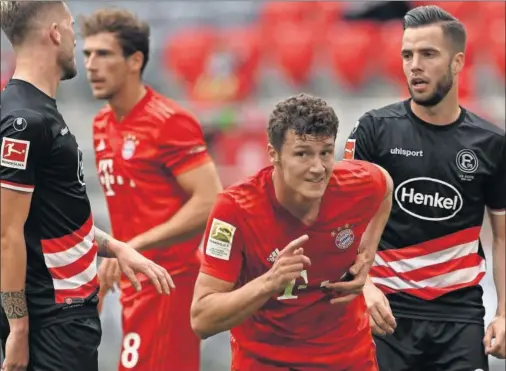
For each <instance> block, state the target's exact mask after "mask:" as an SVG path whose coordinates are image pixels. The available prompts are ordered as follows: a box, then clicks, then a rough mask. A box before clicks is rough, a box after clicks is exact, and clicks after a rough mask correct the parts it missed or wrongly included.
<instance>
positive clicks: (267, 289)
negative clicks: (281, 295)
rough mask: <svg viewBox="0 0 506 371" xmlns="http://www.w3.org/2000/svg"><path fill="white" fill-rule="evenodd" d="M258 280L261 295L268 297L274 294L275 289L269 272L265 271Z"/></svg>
mask: <svg viewBox="0 0 506 371" xmlns="http://www.w3.org/2000/svg"><path fill="white" fill-rule="evenodd" d="M258 280H259V281H260V292H261V294H262V295H265V296H268V297H270V296H272V295H274V294H276V292H277V289H276V287H275V285H274V282H273V280H272V274H271V271H267V272H266V273H264V274H263V275H261V276H260V277H258Z"/></svg>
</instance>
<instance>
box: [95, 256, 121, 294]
mask: <svg viewBox="0 0 506 371" xmlns="http://www.w3.org/2000/svg"><path fill="white" fill-rule="evenodd" d="M120 278H121V269H120V267H119V264H118V259H110V258H105V259H104V260H103V261H102V264H100V267H99V268H98V280H99V281H100V290H101V291H102V290H105V292H107V291H109V290H110V291H115V284H116V283H118V282H119V280H120Z"/></svg>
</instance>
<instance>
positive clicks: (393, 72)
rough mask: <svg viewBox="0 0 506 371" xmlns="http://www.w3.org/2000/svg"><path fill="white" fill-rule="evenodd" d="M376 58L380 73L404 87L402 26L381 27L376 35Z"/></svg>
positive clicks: (395, 23) (388, 24)
mask: <svg viewBox="0 0 506 371" xmlns="http://www.w3.org/2000/svg"><path fill="white" fill-rule="evenodd" d="M378 38H379V39H378V40H377V42H378V45H379V47H380V49H379V50H378V54H377V57H378V59H379V66H380V70H381V73H384V74H385V75H386V76H387V77H388V78H389V79H390V80H391V81H392V82H393V83H394V84H400V85H402V86H404V85H406V76H405V75H404V70H403V64H402V57H401V49H402V24H401V23H400V22H395V21H394V22H388V23H386V24H384V25H383V26H381V29H380V31H379V33H378Z"/></svg>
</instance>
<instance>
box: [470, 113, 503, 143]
mask: <svg viewBox="0 0 506 371" xmlns="http://www.w3.org/2000/svg"><path fill="white" fill-rule="evenodd" d="M464 123H465V124H467V125H469V126H470V127H472V128H474V129H475V130H477V131H480V132H481V133H482V134H484V135H487V136H490V137H492V138H494V139H497V140H500V141H503V142H504V134H505V131H504V129H502V128H500V127H499V126H498V125H494V124H493V123H491V122H490V121H488V120H486V119H484V118H483V117H481V116H479V115H477V114H476V113H473V112H471V111H468V110H466V115H465V118H464Z"/></svg>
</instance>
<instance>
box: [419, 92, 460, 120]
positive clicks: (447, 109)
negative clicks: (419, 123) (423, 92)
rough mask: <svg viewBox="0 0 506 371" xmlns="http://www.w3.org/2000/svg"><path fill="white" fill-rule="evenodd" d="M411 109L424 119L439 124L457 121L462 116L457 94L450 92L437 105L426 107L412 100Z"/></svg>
mask: <svg viewBox="0 0 506 371" xmlns="http://www.w3.org/2000/svg"><path fill="white" fill-rule="evenodd" d="M410 104H411V110H412V111H413V113H414V114H415V115H416V116H418V117H419V118H420V119H422V120H423V121H425V122H427V123H429V124H432V125H438V126H444V125H448V124H451V123H453V122H455V121H456V120H457V119H458V118H459V116H460V111H461V109H460V107H459V102H458V97H457V94H452V92H449V93H448V95H447V96H446V97H445V98H444V99H443V100H442V101H441V102H439V103H438V104H437V105H435V106H432V107H425V106H421V105H419V104H416V103H415V102H414V101H413V100H411V103H410Z"/></svg>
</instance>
